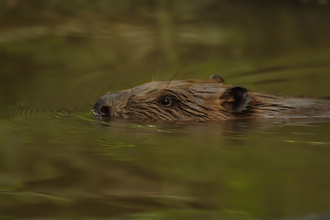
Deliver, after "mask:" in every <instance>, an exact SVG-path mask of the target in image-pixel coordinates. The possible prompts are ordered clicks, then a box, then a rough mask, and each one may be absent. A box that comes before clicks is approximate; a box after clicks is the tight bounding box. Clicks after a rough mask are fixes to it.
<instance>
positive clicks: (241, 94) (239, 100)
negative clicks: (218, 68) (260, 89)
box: [220, 86, 252, 112]
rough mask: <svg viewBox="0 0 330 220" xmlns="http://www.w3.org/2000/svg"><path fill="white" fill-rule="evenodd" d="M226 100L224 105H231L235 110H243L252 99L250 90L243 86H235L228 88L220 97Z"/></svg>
mask: <svg viewBox="0 0 330 220" xmlns="http://www.w3.org/2000/svg"><path fill="white" fill-rule="evenodd" d="M220 99H224V100H226V102H225V103H223V105H224V106H225V107H227V106H231V109H232V110H233V111H234V112H241V111H243V110H244V109H245V107H246V105H247V104H248V103H249V102H250V101H251V100H252V99H251V97H250V95H249V91H248V90H247V89H246V88H244V87H241V86H233V87H230V88H228V89H227V90H226V91H225V92H224V93H223V94H222V96H221V97H220Z"/></svg>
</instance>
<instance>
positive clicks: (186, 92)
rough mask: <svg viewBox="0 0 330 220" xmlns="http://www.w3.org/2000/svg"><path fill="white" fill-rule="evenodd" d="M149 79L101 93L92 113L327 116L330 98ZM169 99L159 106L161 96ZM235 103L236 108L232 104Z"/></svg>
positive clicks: (198, 117)
mask: <svg viewBox="0 0 330 220" xmlns="http://www.w3.org/2000/svg"><path fill="white" fill-rule="evenodd" d="M168 83H169V82H165V81H164V82H162V81H157V82H150V83H146V84H143V85H140V86H137V87H135V88H133V91H132V89H129V90H123V91H119V92H116V93H109V94H107V95H104V96H102V97H101V98H100V99H99V100H98V101H97V103H96V104H95V106H94V110H93V111H94V114H95V115H109V116H111V117H117V118H138V119H160V120H166V121H174V120H181V121H208V120H218V121H223V120H233V119H242V118H299V117H330V99H328V98H310V97H287V96H278V95H271V94H264V93H257V92H252V91H249V90H247V89H245V88H243V87H232V86H230V85H224V84H222V83H221V80H219V79H206V80H175V81H172V82H171V83H170V84H168ZM163 97H169V98H171V99H172V105H171V106H163V105H162V104H161V101H160V100H161V99H162V98H163ZM235 106H236V107H235Z"/></svg>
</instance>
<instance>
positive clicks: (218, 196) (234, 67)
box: [0, 1, 330, 220]
mask: <svg viewBox="0 0 330 220" xmlns="http://www.w3.org/2000/svg"><path fill="white" fill-rule="evenodd" d="M13 2H14V1H13ZM73 2H74V1H73ZM100 2H101V1H100ZM109 2H110V1H109ZM212 2H213V1H209V2H208V3H197V2H195V3H194V4H195V5H193V6H191V7H185V4H182V5H181V4H178V5H176V4H174V3H172V4H173V5H171V7H168V9H166V8H167V7H165V6H166V5H165V6H164V5H162V4H160V5H159V6H154V5H151V6H150V5H148V4H147V3H145V5H143V4H141V5H139V4H138V5H135V6H134V7H136V8H137V9H136V11H134V10H133V11H131V10H132V9H130V7H128V6H127V7H128V9H125V10H124V9H123V8H122V7H123V6H120V7H119V6H118V7H119V9H120V10H124V12H126V13H132V17H127V18H123V17H120V16H119V15H118V13H117V14H116V10H110V11H111V13H112V14H111V13H110V12H109V13H110V15H113V17H111V16H110V15H109V14H108V15H107V16H110V17H111V19H110V18H109V17H106V16H105V17H102V16H101V17H94V16H91V17H88V14H89V13H91V12H90V11H88V10H87V9H84V10H85V11H83V12H84V13H85V14H84V13H82V14H79V13H77V14H74V17H70V19H69V18H68V17H65V15H61V16H63V17H64V18H63V19H62V20H56V22H55V21H52V22H50V21H49V20H46V21H47V22H48V23H47V22H46V21H45V22H44V23H42V22H40V21H38V20H34V19H35V18H34V17H33V13H32V12H34V11H33V7H32V6H31V8H30V9H29V10H32V12H31V14H30V16H31V17H32V18H34V19H32V18H31V20H28V19H27V21H26V24H25V23H24V22H23V21H22V20H24V18H20V19H17V20H15V19H13V15H12V14H11V13H14V12H15V10H18V11H19V10H20V7H22V6H20V4H19V3H17V4H18V5H15V4H14V6H12V5H10V4H12V3H10V1H8V2H7V3H8V5H7V6H3V7H5V8H6V7H7V8H6V10H2V11H5V12H6V13H3V14H2V26H1V33H0V39H1V43H0V65H1V71H0V100H1V102H0V218H3V219H22V218H23V219H41V218H43V219H61V218H64V219H87V218H88V219H141V220H142V219H313V220H315V219H330V217H329V216H328V213H330V174H329V170H330V136H329V133H330V119H300V120H293V119H292V120H289V119H288V120H276V119H274V120H269V121H254V120H251V121H231V122H223V123H219V122H207V123H198V122H185V123H180V122H173V123H161V122H152V123H150V122H149V123H148V122H141V121H132V120H119V119H117V120H111V121H101V120H98V119H96V118H94V117H93V115H92V113H91V111H90V110H91V109H92V107H93V105H94V103H95V101H96V100H97V98H98V97H99V96H101V95H103V94H104V93H106V92H108V91H116V90H121V89H128V88H129V85H131V86H136V85H139V84H141V83H145V82H148V81H151V80H152V79H156V78H158V79H159V80H169V79H170V78H171V77H172V75H173V74H174V73H175V72H176V71H177V70H178V69H180V68H181V67H182V66H184V65H186V64H188V65H187V66H186V67H185V68H184V69H183V70H182V71H181V72H180V73H179V74H178V75H177V76H176V78H177V79H187V78H206V77H208V76H209V75H212V74H220V75H221V76H222V77H223V78H225V80H226V83H228V84H233V85H242V86H245V87H247V88H248V89H251V90H255V91H264V92H270V93H278V94H287V95H308V96H328V97H330V90H329V86H330V56H329V55H330V41H329V39H330V37H329V35H330V34H329V30H330V29H329V21H330V20H329V12H330V10H329V6H328V4H325V3H324V2H323V3H322V2H316V1H305V2H304V3H303V2H300V1H292V2H294V4H293V3H292V4H286V3H283V2H281V1H279V2H278V3H272V4H270V5H268V4H262V3H260V2H258V1H252V2H253V5H252V6H251V5H249V6H248V5H246V4H245V3H242V2H241V3H240V2H239V1H237V2H235V1H234V3H233V2H230V1H228V2H226V1H223V2H222V1H219V2H218V3H217V2H213V3H212ZM270 2H271V1H270ZM9 3H10V4H9ZM86 4H87V3H86ZM127 4H128V3H127ZM186 4H188V3H186ZM196 4H197V5H196ZM199 4H200V5H199ZM204 4H205V5H204ZM208 4H209V5H208ZM212 4H214V5H212ZM45 5H46V4H45ZM54 5H56V4H55V3H54ZM128 5H129V4H128ZM199 6H203V7H204V8H201V9H200V8H199ZM11 7H13V8H11ZM34 7H36V6H34ZM40 7H41V6H40ZM54 7H55V6H54ZM113 7H114V6H113ZM116 7H117V6H116ZM132 7H133V6H132ZM134 7H133V8H134ZM150 7H151V8H150ZM153 7H155V8H153ZM163 7H164V8H165V9H163ZM212 8H213V9H212ZM214 8H216V9H217V10H215V9H214ZM119 9H118V10H119ZM140 9H141V10H142V9H143V10H142V12H140V11H139V10H140ZM197 9H198V10H197ZM245 9H248V10H245ZM38 10H39V9H38ZM44 10H46V9H44ZM47 10H50V9H47ZM53 10H54V11H55V12H56V10H57V9H56V10H55V9H53ZM58 10H60V9H58ZM68 10H69V9H68ZM153 10H155V11H158V13H159V14H160V15H159V16H158V17H156V18H157V19H156V21H157V22H155V21H154V20H153V19H151V18H149V17H148V16H149V14H148V13H147V12H150V11H151V12H152V11H153ZM177 10H182V13H181V14H180V15H182V17H178V16H174V15H173V14H171V13H174V14H175V12H176V11H177ZM219 10H220V11H221V12H222V13H224V12H226V14H225V15H223V17H222V16H220V15H219V14H218V12H219ZM54 11H52V12H54ZM46 12H47V11H46ZM101 12H103V11H102V10H101ZM101 12H100V13H101ZM120 12H122V11H120ZM170 12H171V13H170ZM139 13H141V14H142V15H141V14H139ZM145 13H146V14H145ZM235 13H240V14H241V16H242V18H238V17H237V18H236V17H235V16H234V14H235ZM204 15H205V16H204ZM275 15H276V16H275ZM24 16H28V15H24ZM42 16H46V15H45V14H44V15H42ZM47 16H48V15H47ZM49 16H50V15H49ZM54 16H55V15H54ZM70 16H71V15H70ZM143 16H145V17H143ZM171 16H173V17H171ZM189 16H190V17H189ZM274 16H275V17H274ZM55 17H56V16H55ZM114 17H115V18H116V19H114ZM27 18H28V17H27ZM47 18H48V17H47ZM225 18H228V20H226V19H225ZM261 18H263V19H261ZM48 19H50V18H48ZM5 21H6V22H5ZM19 21H20V22H21V23H20V22H19ZM87 21H88V22H87ZM10 24H12V26H10ZM275 24H276V25H275ZM268 25H271V26H272V27H273V28H272V29H270V28H269V27H268ZM327 28H328V29H327ZM275 33H276V34H275ZM251 45H252V46H251ZM128 84H129V85H128Z"/></svg>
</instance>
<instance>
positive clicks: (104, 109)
mask: <svg viewBox="0 0 330 220" xmlns="http://www.w3.org/2000/svg"><path fill="white" fill-rule="evenodd" d="M100 112H101V114H102V115H110V108H109V107H108V106H102V107H101V109H100Z"/></svg>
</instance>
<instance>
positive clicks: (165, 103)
mask: <svg viewBox="0 0 330 220" xmlns="http://www.w3.org/2000/svg"><path fill="white" fill-rule="evenodd" d="M172 103H173V100H172V98H170V97H168V96H164V97H163V98H161V99H160V104H161V105H163V106H171V105H172Z"/></svg>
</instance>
